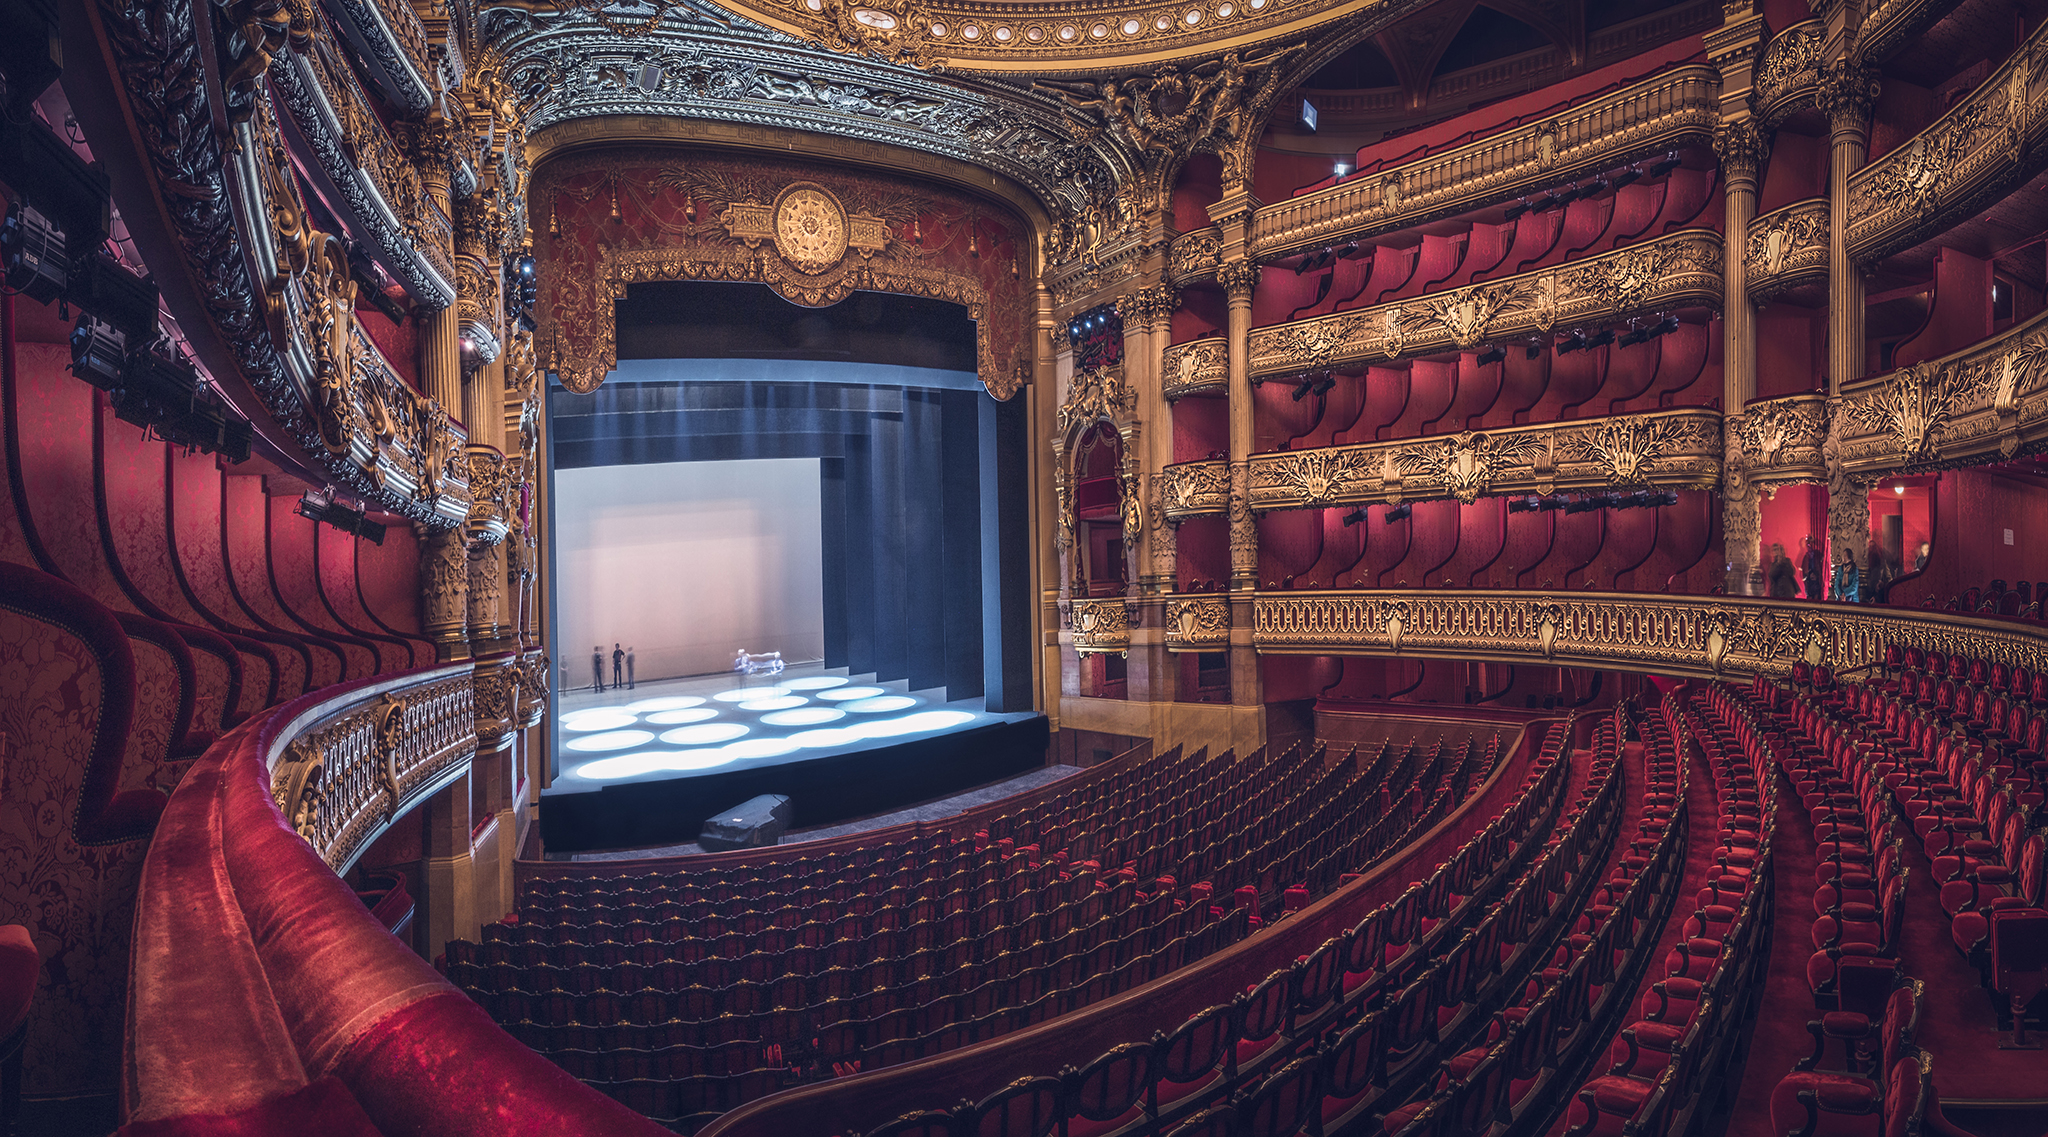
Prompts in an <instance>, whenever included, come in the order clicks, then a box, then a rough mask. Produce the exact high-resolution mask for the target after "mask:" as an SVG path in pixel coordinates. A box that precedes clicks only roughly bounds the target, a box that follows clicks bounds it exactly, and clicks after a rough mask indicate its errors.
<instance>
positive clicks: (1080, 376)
mask: <svg viewBox="0 0 2048 1137" xmlns="http://www.w3.org/2000/svg"><path fill="white" fill-rule="evenodd" d="M1137 409H1138V393H1137V392H1136V391H1134V390H1132V389H1131V387H1130V386H1129V385H1128V384H1126V383H1125V382H1124V369H1123V365H1122V364H1111V365H1109V366H1107V367H1090V368H1086V369H1083V370H1081V371H1076V372H1075V373H1074V377H1073V378H1072V379H1070V380H1068V381H1067V397H1066V401H1064V402H1062V403H1061V404H1060V406H1059V409H1058V410H1057V411H1056V412H1054V414H1053V429H1054V430H1055V431H1057V432H1058V434H1059V436H1060V437H1061V438H1063V439H1064V438H1066V437H1067V436H1068V435H1070V434H1072V433H1073V431H1074V429H1075V428H1076V427H1078V426H1085V425H1086V424H1088V423H1091V422H1095V421H1098V420H1102V421H1107V422H1110V423H1114V424H1119V425H1123V424H1128V423H1130V422H1131V419H1132V415H1134V414H1136V413H1137Z"/></svg>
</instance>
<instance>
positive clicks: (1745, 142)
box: [1714, 118, 1771, 178]
mask: <svg viewBox="0 0 2048 1137" xmlns="http://www.w3.org/2000/svg"><path fill="white" fill-rule="evenodd" d="M1770 151H1771V144H1770V142H1769V140H1767V139H1766V138H1765V137H1764V132H1763V131H1762V129H1760V128H1759V127H1758V126H1757V124H1756V120H1755V119H1752V118H1739V119H1730V120H1727V121H1725V122H1723V123H1722V124H1721V129H1720V130H1718V131H1716V132H1715V134H1714V155H1715V156H1716V157H1717V158H1719V159H1720V160H1721V173H1722V176H1723V177H1724V178H1732V177H1738V176H1743V175H1747V176H1749V177H1755V176H1756V172H1757V167H1758V166H1760V165H1762V164H1763V160H1764V156H1765V155H1767V154H1769V153H1770Z"/></svg>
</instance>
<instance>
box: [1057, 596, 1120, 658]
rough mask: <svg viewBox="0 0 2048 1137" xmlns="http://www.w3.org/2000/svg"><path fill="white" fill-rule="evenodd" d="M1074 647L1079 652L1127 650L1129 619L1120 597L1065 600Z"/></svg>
mask: <svg viewBox="0 0 2048 1137" xmlns="http://www.w3.org/2000/svg"><path fill="white" fill-rule="evenodd" d="M1068 609H1069V612H1070V615H1069V617H1068V619H1069V623H1070V624H1071V628H1072V631H1073V640H1074V650H1075V651H1076V652H1078V653H1080V654H1082V655H1087V654H1090V653H1094V652H1107V651H1115V652H1123V651H1128V650H1130V646H1131V621H1130V613H1129V610H1128V609H1127V608H1126V607H1125V606H1124V600H1123V598H1122V597H1120V596H1119V597H1111V598H1109V599H1105V600H1073V601H1069V602H1068Z"/></svg>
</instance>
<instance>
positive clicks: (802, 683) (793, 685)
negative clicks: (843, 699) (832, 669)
mask: <svg viewBox="0 0 2048 1137" xmlns="http://www.w3.org/2000/svg"><path fill="white" fill-rule="evenodd" d="M846 683H847V680H846V678H845V677H844V676H840V675H807V676H805V677H803V678H802V679H784V680H783V681H782V685H783V686H784V687H787V688H789V689H790V690H792V691H823V690H824V689H826V688H827V687H844V686H846Z"/></svg>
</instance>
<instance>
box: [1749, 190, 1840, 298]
mask: <svg viewBox="0 0 2048 1137" xmlns="http://www.w3.org/2000/svg"><path fill="white" fill-rule="evenodd" d="M1742 267H1743V276H1744V278H1745V280H1746V281H1747V282H1748V287H1749V299H1750V302H1751V303H1752V304H1764V303H1767V302H1769V301H1770V300H1772V299H1774V298H1776V297H1778V296H1780V295H1782V294H1783V293H1786V292H1789V291H1791V290H1793V289H1795V288H1803V287H1808V286H1812V285H1823V286H1824V285H1826V284H1827V280H1828V202H1827V199H1826V198H1824V197H1816V198H1810V199H1808V200H1806V201H1797V202H1793V203H1792V204H1791V205H1788V206H1786V207H1785V208H1783V209H1776V210H1772V211H1771V212H1769V213H1766V214H1764V215H1763V216H1762V217H1758V218H1755V219H1753V220H1752V221H1750V223H1749V242H1748V244H1747V245H1746V246H1745V247H1744V249H1743V254H1742Z"/></svg>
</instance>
